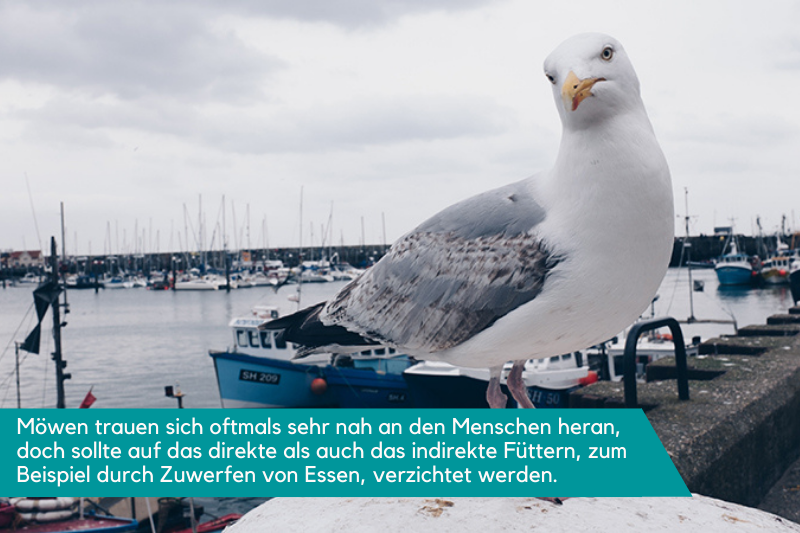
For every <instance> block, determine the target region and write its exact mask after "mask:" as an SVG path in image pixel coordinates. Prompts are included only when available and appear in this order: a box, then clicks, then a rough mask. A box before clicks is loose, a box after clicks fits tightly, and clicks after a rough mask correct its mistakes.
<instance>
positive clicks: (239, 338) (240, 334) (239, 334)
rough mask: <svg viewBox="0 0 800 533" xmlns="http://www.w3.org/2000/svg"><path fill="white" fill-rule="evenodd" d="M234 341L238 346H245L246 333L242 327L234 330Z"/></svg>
mask: <svg viewBox="0 0 800 533" xmlns="http://www.w3.org/2000/svg"><path fill="white" fill-rule="evenodd" d="M236 342H237V343H238V344H239V346H247V334H246V333H245V331H244V330H243V329H237V330H236Z"/></svg>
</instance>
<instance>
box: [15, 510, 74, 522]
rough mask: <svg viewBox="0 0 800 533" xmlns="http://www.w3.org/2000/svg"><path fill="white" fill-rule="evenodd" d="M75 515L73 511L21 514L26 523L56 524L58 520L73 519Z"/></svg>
mask: <svg viewBox="0 0 800 533" xmlns="http://www.w3.org/2000/svg"><path fill="white" fill-rule="evenodd" d="M74 514H75V511H73V510H72V509H62V510H59V511H46V512H37V513H19V515H20V516H21V517H22V519H23V520H25V521H26V522H55V521H57V520H66V519H67V518H70V517H72V515H74Z"/></svg>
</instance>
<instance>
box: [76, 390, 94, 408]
mask: <svg viewBox="0 0 800 533" xmlns="http://www.w3.org/2000/svg"><path fill="white" fill-rule="evenodd" d="M96 399H97V398H95V397H94V394H92V389H89V392H87V393H86V398H84V399H83V401H82V402H81V404H80V406H79V407H78V409H88V408H90V407H91V406H92V404H93V403H94V401H95V400H96Z"/></svg>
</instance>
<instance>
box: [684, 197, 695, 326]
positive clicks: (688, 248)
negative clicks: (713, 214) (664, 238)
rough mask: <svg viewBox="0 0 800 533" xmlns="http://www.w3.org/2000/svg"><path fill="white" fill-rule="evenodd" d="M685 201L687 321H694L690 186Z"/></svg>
mask: <svg viewBox="0 0 800 533" xmlns="http://www.w3.org/2000/svg"><path fill="white" fill-rule="evenodd" d="M683 192H684V201H685V204H686V217H685V221H686V239H685V240H684V241H683V247H684V248H686V268H687V269H688V271H689V318H688V319H687V322H694V321H695V320H697V319H696V318H695V317H694V282H693V281H692V264H691V262H690V261H691V259H692V243H690V242H689V188H688V187H684V188H683Z"/></svg>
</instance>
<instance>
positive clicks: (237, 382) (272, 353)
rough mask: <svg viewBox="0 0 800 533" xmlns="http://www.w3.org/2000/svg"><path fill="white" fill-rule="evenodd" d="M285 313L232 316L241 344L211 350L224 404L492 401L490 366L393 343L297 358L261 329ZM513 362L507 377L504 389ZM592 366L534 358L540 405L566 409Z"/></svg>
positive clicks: (534, 392)
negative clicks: (429, 357)
mask: <svg viewBox="0 0 800 533" xmlns="http://www.w3.org/2000/svg"><path fill="white" fill-rule="evenodd" d="M276 318H278V310H277V308H274V307H257V308H255V309H254V310H253V315H252V316H247V317H241V318H235V319H233V320H232V321H231V322H230V324H229V326H230V327H231V330H232V332H233V340H234V345H233V346H232V347H231V348H229V349H227V350H224V351H213V350H212V351H210V352H209V355H210V356H211V358H212V359H213V360H214V369H215V371H216V376H217V385H218V387H219V393H220V399H221V402H222V407H224V408H258V407H346V408H392V407H415V408H453V407H488V405H487V403H486V386H487V383H488V381H489V371H488V370H487V369H473V368H463V367H457V366H453V365H450V364H447V363H443V362H437V361H425V362H417V361H415V360H413V359H412V358H409V357H408V356H406V355H403V354H398V353H397V352H396V351H395V350H394V349H392V348H385V347H380V346H376V347H370V348H369V349H365V350H364V351H362V352H359V353H354V354H349V355H336V356H334V355H332V354H315V355H311V356H307V357H304V358H303V359H302V360H301V361H302V362H301V363H298V362H296V360H295V359H294V356H295V353H296V350H295V347H294V346H293V345H292V343H288V342H285V341H283V339H282V335H281V332H280V331H273V330H259V329H258V326H259V324H261V323H263V322H264V321H266V320H274V319H276ZM509 369H510V365H508V367H507V368H506V371H505V372H504V373H503V376H502V378H501V383H502V386H501V387H502V388H503V390H504V392H505V393H506V395H507V396H509V400H508V402H507V407H515V406H516V403H515V402H514V400H513V399H511V396H510V394H508V392H507V390H506V389H505V375H506V374H507V373H508V370H509ZM591 374H593V373H591V372H590V371H589V367H588V365H587V364H585V363H583V362H580V361H578V360H577V358H574V357H573V355H572V354H566V355H562V356H558V357H552V358H549V359H544V360H532V361H528V363H527V364H526V367H525V371H524V372H523V376H522V377H523V380H524V381H525V383H526V384H527V386H528V387H527V388H528V396H529V397H530V398H531V401H532V402H533V403H534V405H535V406H536V407H566V406H567V398H568V396H569V393H570V392H571V391H572V390H574V389H575V388H577V387H580V386H582V385H584V384H586V383H588V382H589V381H587V379H588V377H589V376H590V375H591Z"/></svg>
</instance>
